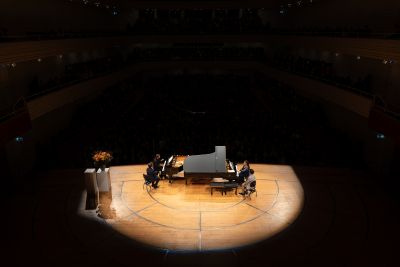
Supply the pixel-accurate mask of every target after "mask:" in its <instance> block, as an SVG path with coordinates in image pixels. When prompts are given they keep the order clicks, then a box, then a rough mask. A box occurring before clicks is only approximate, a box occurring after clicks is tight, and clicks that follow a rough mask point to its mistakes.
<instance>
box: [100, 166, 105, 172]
mask: <svg viewBox="0 0 400 267" xmlns="http://www.w3.org/2000/svg"><path fill="white" fill-rule="evenodd" d="M100 169H101V171H102V172H104V171H105V170H106V164H102V165H100Z"/></svg>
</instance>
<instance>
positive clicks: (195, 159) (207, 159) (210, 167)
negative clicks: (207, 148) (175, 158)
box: [183, 146, 226, 173]
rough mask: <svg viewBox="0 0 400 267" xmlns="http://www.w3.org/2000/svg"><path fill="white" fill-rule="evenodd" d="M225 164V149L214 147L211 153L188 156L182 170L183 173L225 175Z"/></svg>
mask: <svg viewBox="0 0 400 267" xmlns="http://www.w3.org/2000/svg"><path fill="white" fill-rule="evenodd" d="M225 162H226V147H225V146H215V152H213V153H209V154H201V155H192V156H188V157H187V158H186V159H185V162H184V164H183V170H184V171H185V173H225V172H226V166H225Z"/></svg>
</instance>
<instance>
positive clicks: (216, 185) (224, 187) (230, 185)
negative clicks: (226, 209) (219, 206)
mask: <svg viewBox="0 0 400 267" xmlns="http://www.w3.org/2000/svg"><path fill="white" fill-rule="evenodd" d="M238 186H239V184H238V183H231V182H229V183H217V182H212V183H210V187H211V195H212V194H213V190H214V188H220V189H221V194H222V195H224V193H225V195H226V191H228V190H229V189H235V195H237V188H238Z"/></svg>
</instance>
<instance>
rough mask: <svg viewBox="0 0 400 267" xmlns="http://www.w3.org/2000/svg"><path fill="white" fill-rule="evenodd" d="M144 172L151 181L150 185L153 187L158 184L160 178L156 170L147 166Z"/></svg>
mask: <svg viewBox="0 0 400 267" xmlns="http://www.w3.org/2000/svg"><path fill="white" fill-rule="evenodd" d="M146 173H147V177H148V179H149V180H150V181H151V185H152V186H153V187H156V186H157V185H158V182H159V181H160V179H159V178H158V176H157V173H158V172H157V171H156V170H155V169H153V168H147V170H146Z"/></svg>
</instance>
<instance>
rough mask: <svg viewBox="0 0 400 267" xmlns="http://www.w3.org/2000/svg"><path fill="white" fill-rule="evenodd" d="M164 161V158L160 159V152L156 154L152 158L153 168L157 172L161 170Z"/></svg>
mask: <svg viewBox="0 0 400 267" xmlns="http://www.w3.org/2000/svg"><path fill="white" fill-rule="evenodd" d="M163 162H164V159H161V156H160V154H156V155H155V157H154V159H153V165H154V169H155V170H156V171H158V172H160V171H161V165H162V163H163Z"/></svg>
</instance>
